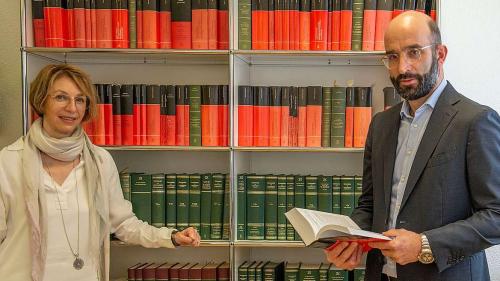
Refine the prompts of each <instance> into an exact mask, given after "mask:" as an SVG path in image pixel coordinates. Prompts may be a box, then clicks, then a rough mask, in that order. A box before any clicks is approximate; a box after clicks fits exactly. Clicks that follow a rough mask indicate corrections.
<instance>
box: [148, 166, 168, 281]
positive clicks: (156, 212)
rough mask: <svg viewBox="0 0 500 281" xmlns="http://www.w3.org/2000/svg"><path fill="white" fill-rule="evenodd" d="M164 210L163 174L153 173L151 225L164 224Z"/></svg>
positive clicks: (158, 225) (159, 225)
mask: <svg viewBox="0 0 500 281" xmlns="http://www.w3.org/2000/svg"><path fill="white" fill-rule="evenodd" d="M165 212H166V208H165V174H153V175H151V225H153V226H155V227H162V226H165ZM153 278H154V274H153ZM153 280H154V279H153Z"/></svg>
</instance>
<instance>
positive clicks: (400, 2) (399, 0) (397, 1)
mask: <svg viewBox="0 0 500 281" xmlns="http://www.w3.org/2000/svg"><path fill="white" fill-rule="evenodd" d="M393 1H394V6H393V9H394V10H393V11H392V18H395V17H397V16H399V15H400V14H402V13H403V12H404V11H405V1H409V0H393Z"/></svg>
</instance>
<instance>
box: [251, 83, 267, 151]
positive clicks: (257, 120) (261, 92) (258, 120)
mask: <svg viewBox="0 0 500 281" xmlns="http://www.w3.org/2000/svg"><path fill="white" fill-rule="evenodd" d="M255 90H256V92H255V97H254V100H255V105H254V107H253V145H254V146H269V88H268V87H256V88H255Z"/></svg>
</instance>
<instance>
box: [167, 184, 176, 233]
mask: <svg viewBox="0 0 500 281" xmlns="http://www.w3.org/2000/svg"><path fill="white" fill-rule="evenodd" d="M165 205H166V208H165V209H166V210H165V212H166V213H165V224H166V225H167V227H170V228H176V227H177V175H175V174H167V175H165Z"/></svg>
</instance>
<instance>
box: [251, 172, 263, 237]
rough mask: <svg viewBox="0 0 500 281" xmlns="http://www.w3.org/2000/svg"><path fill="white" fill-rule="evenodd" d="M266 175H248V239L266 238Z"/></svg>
mask: <svg viewBox="0 0 500 281" xmlns="http://www.w3.org/2000/svg"><path fill="white" fill-rule="evenodd" d="M265 190H266V177H265V176H258V175H248V176H247V239H249V240H263V239H264V207H265V206H264V205H265V193H266V191H265Z"/></svg>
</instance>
